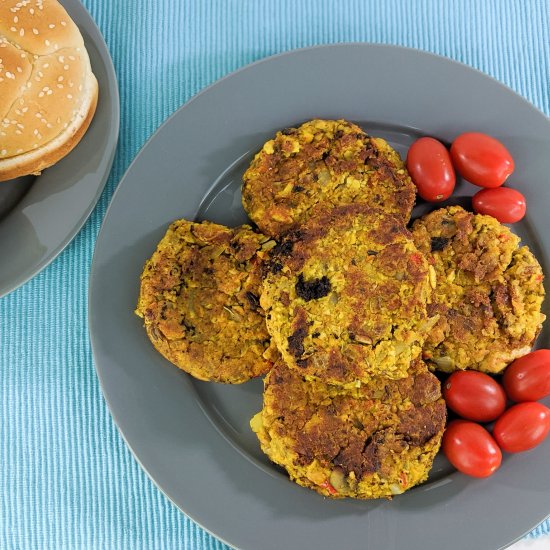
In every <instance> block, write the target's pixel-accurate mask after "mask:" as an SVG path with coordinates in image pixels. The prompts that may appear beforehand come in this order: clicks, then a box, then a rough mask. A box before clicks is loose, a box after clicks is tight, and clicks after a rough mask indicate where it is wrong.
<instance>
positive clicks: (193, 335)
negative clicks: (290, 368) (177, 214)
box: [136, 220, 274, 383]
mask: <svg viewBox="0 0 550 550" xmlns="http://www.w3.org/2000/svg"><path fill="white" fill-rule="evenodd" d="M272 244H274V243H273V242H272V241H271V242H270V241H269V239H268V238H266V237H265V236H263V235H260V234H257V233H254V232H253V231H252V230H251V228H250V227H248V226H241V227H238V228H236V229H229V228H227V227H223V226H221V225H217V224H214V223H210V222H202V223H192V222H188V221H186V220H178V221H176V222H174V223H173V224H171V225H170V227H169V229H168V231H167V233H166V235H165V236H164V237H163V239H162V240H161V241H160V243H159V245H158V247H157V250H156V251H155V253H154V254H153V256H152V257H151V259H150V260H149V261H148V262H147V263H146V265H145V268H144V271H143V274H142V276H141V290H140V297H139V303H138V307H137V309H136V313H137V314H138V315H139V316H140V317H142V318H143V320H144V323H145V328H146V330H147V334H148V335H149V338H150V339H151V342H152V343H153V345H154V346H155V348H156V349H157V350H158V351H159V352H160V353H161V354H162V355H164V357H166V358H167V359H168V360H169V361H171V362H172V363H174V364H175V365H176V366H178V367H179V368H181V369H183V370H185V371H186V372H188V373H190V374H191V375H193V376H194V377H196V378H199V379H201V380H210V381H215V382H225V383H241V382H245V381H247V380H249V379H250V378H252V377H255V376H259V375H261V374H264V373H265V372H267V370H269V368H270V367H271V365H272V363H271V361H269V360H268V359H265V358H264V357H263V354H264V352H265V351H266V349H267V347H268V346H269V344H270V339H269V335H268V333H267V329H266V326H265V317H264V312H263V310H262V308H261V307H260V304H259V295H260V286H261V272H262V261H263V257H264V256H265V254H266V249H267V248H268V247H269V246H271V245H272Z"/></svg>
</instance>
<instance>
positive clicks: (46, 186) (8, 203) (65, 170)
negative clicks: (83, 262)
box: [0, 0, 120, 297]
mask: <svg viewBox="0 0 550 550" xmlns="http://www.w3.org/2000/svg"><path fill="white" fill-rule="evenodd" d="M61 4H63V6H64V7H65V9H66V10H67V12H68V13H69V15H70V16H71V17H72V19H73V20H74V21H75V23H76V24H77V25H78V27H79V28H80V32H81V33H82V36H83V37H84V42H85V44H86V48H87V50H88V53H89V55H90V61H91V63H92V70H93V72H94V74H95V75H96V78H97V81H98V83H99V100H98V104H97V110H96V113H95V116H94V119H93V121H92V123H91V125H90V128H89V129H88V131H87V132H86V134H85V136H84V137H83V138H82V140H81V141H80V143H79V144H78V145H77V146H76V147H75V148H74V149H73V151H71V153H70V154H69V155H67V156H66V157H65V158H64V159H63V160H61V161H60V162H58V163H57V164H56V165H55V166H53V167H51V168H48V169H47V170H45V171H44V172H43V173H42V175H40V176H39V177H35V176H27V177H24V178H18V179H15V180H10V181H7V182H0V258H2V261H0V297H2V296H3V295H5V294H7V293H8V292H11V291H12V290H15V289H16V288H17V287H18V286H20V285H22V284H23V283H25V282H26V281H28V280H29V279H30V278H31V277H34V276H35V275H36V274H37V273H38V272H40V271H41V270H42V269H44V267H46V266H47V265H48V264H49V263H50V262H51V261H52V260H53V259H54V258H55V257H56V256H57V255H58V254H59V253H60V252H61V251H62V250H63V249H64V248H65V247H66V246H67V245H68V244H69V243H70V242H71V240H72V239H73V237H74V236H75V235H76V234H77V233H78V231H79V230H80V228H81V227H82V226H83V225H84V222H85V221H86V220H87V219H88V216H89V215H90V213H91V211H92V210H93V208H94V206H95V205H96V203H97V201H98V199H99V196H100V195H101V192H102V191H103V187H104V186H105V182H106V181H107V177H108V175H109V171H110V170H111V165H112V164H113V158H114V155H115V149H116V144H117V140H118V128H119V116H120V110H119V98H118V88H117V82H116V75H115V71H114V68H113V63H112V61H111V58H110V56H109V52H108V50H107V46H106V45H105V42H104V40H103V37H102V36H101V33H100V32H99V29H98V28H97V27H96V25H95V23H94V21H93V19H92V18H91V17H90V15H89V13H88V12H87V11H86V10H85V9H84V7H83V6H82V4H81V3H80V2H79V1H78V0H61Z"/></svg>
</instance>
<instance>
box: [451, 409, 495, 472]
mask: <svg viewBox="0 0 550 550" xmlns="http://www.w3.org/2000/svg"><path fill="white" fill-rule="evenodd" d="M441 448H442V449H443V453H445V456H446V457H447V460H448V461H449V462H450V463H451V464H452V465H453V466H454V467H455V468H456V469H457V470H458V471H459V472H462V473H463V474H467V475H469V476H472V477H489V476H490V475H491V474H493V473H494V472H495V471H496V470H498V468H499V466H500V463H501V462H502V453H501V452H500V449H499V448H498V445H497V444H496V441H495V440H494V439H493V438H492V436H491V434H490V433H489V432H488V431H487V430H486V429H485V428H484V427H483V426H480V425H479V424H476V423H475V422H468V421H466V420H453V421H452V422H450V423H449V425H448V426H447V429H446V430H445V433H444V434H443V442H442V445H441Z"/></svg>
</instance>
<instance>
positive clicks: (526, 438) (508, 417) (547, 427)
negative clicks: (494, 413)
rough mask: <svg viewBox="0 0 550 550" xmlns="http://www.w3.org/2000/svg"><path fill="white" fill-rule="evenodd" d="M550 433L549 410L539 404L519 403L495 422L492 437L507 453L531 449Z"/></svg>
mask: <svg viewBox="0 0 550 550" xmlns="http://www.w3.org/2000/svg"><path fill="white" fill-rule="evenodd" d="M549 432H550V409H549V408H548V407H545V406H544V405H542V404H541V403H534V402H527V403H519V404H518V405H514V406H513V407H510V408H509V409H508V410H507V411H506V412H505V413H504V414H503V415H502V416H501V417H500V418H499V419H498V420H497V421H496V422H495V427H494V428H493V436H494V438H495V439H496V442H497V443H498V444H499V446H500V448H501V449H502V450H503V451H506V452H507V453H520V452H522V451H528V450H529V449H533V448H534V447H536V446H537V445H539V444H540V443H542V442H543V441H544V439H546V436H547V435H548V433H549Z"/></svg>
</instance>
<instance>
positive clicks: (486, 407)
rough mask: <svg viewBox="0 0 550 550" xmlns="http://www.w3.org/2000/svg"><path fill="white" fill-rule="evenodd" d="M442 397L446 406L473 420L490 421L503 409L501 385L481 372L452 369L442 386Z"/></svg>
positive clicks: (504, 404) (504, 403)
mask: <svg viewBox="0 0 550 550" xmlns="http://www.w3.org/2000/svg"><path fill="white" fill-rule="evenodd" d="M443 397H444V399H445V401H446V403H447V406H448V407H449V409H451V410H453V411H454V412H455V413H457V414H458V415H460V416H462V417H463V418H467V419H468V420H475V421H476V422H491V421H492V420H495V419H496V418H498V417H499V416H500V415H501V414H502V413H503V412H504V410H505V409H506V394H505V393H504V390H503V389H502V386H501V385H500V384H499V383H498V382H496V381H495V380H494V379H493V378H491V377H490V376H489V375H488V374H484V373H483V372H475V371H458V372H454V373H453V374H451V376H449V378H447V380H446V382H445V384H444V385H443Z"/></svg>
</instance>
